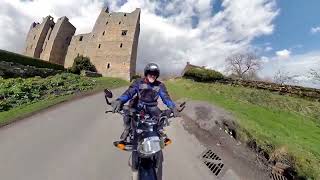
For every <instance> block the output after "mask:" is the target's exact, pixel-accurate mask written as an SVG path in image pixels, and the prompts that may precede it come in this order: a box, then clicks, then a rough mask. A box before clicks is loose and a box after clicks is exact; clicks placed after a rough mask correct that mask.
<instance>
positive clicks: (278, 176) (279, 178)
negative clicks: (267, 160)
mask: <svg viewBox="0 0 320 180" xmlns="http://www.w3.org/2000/svg"><path fill="white" fill-rule="evenodd" d="M271 178H272V180H288V179H287V178H286V177H285V176H282V175H281V174H279V173H276V172H272V173H271Z"/></svg>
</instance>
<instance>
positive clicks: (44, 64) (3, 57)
mask: <svg viewBox="0 0 320 180" xmlns="http://www.w3.org/2000/svg"><path fill="white" fill-rule="evenodd" d="M0 61H6V62H14V63H19V64H22V65H29V66H35V67H38V68H48V69H56V70H63V69H64V67H63V66H62V65H59V64H53V63H50V62H48V61H43V60H41V59H37V58H32V57H28V56H24V55H21V54H16V53H13V52H8V51H4V50H0Z"/></svg>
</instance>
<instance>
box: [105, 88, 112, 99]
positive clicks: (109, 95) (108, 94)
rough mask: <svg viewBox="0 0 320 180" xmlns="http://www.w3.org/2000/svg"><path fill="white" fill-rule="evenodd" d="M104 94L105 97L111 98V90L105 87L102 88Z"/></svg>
mask: <svg viewBox="0 0 320 180" xmlns="http://www.w3.org/2000/svg"><path fill="white" fill-rule="evenodd" d="M104 95H105V96H106V97H107V98H112V92H111V91H110V90H109V89H105V90H104Z"/></svg>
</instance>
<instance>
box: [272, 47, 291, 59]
mask: <svg viewBox="0 0 320 180" xmlns="http://www.w3.org/2000/svg"><path fill="white" fill-rule="evenodd" d="M290 54H291V51H289V50H288V49H284V50H281V51H277V52H276V55H277V56H278V58H279V59H288V58H289V57H290Z"/></svg>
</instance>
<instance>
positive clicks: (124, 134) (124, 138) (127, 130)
mask: <svg viewBox="0 0 320 180" xmlns="http://www.w3.org/2000/svg"><path fill="white" fill-rule="evenodd" d="M129 133H130V127H125V129H124V131H123V132H122V134H121V136H120V141H121V142H126V144H130V143H131V142H130V140H128V139H130V138H128V136H129Z"/></svg>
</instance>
